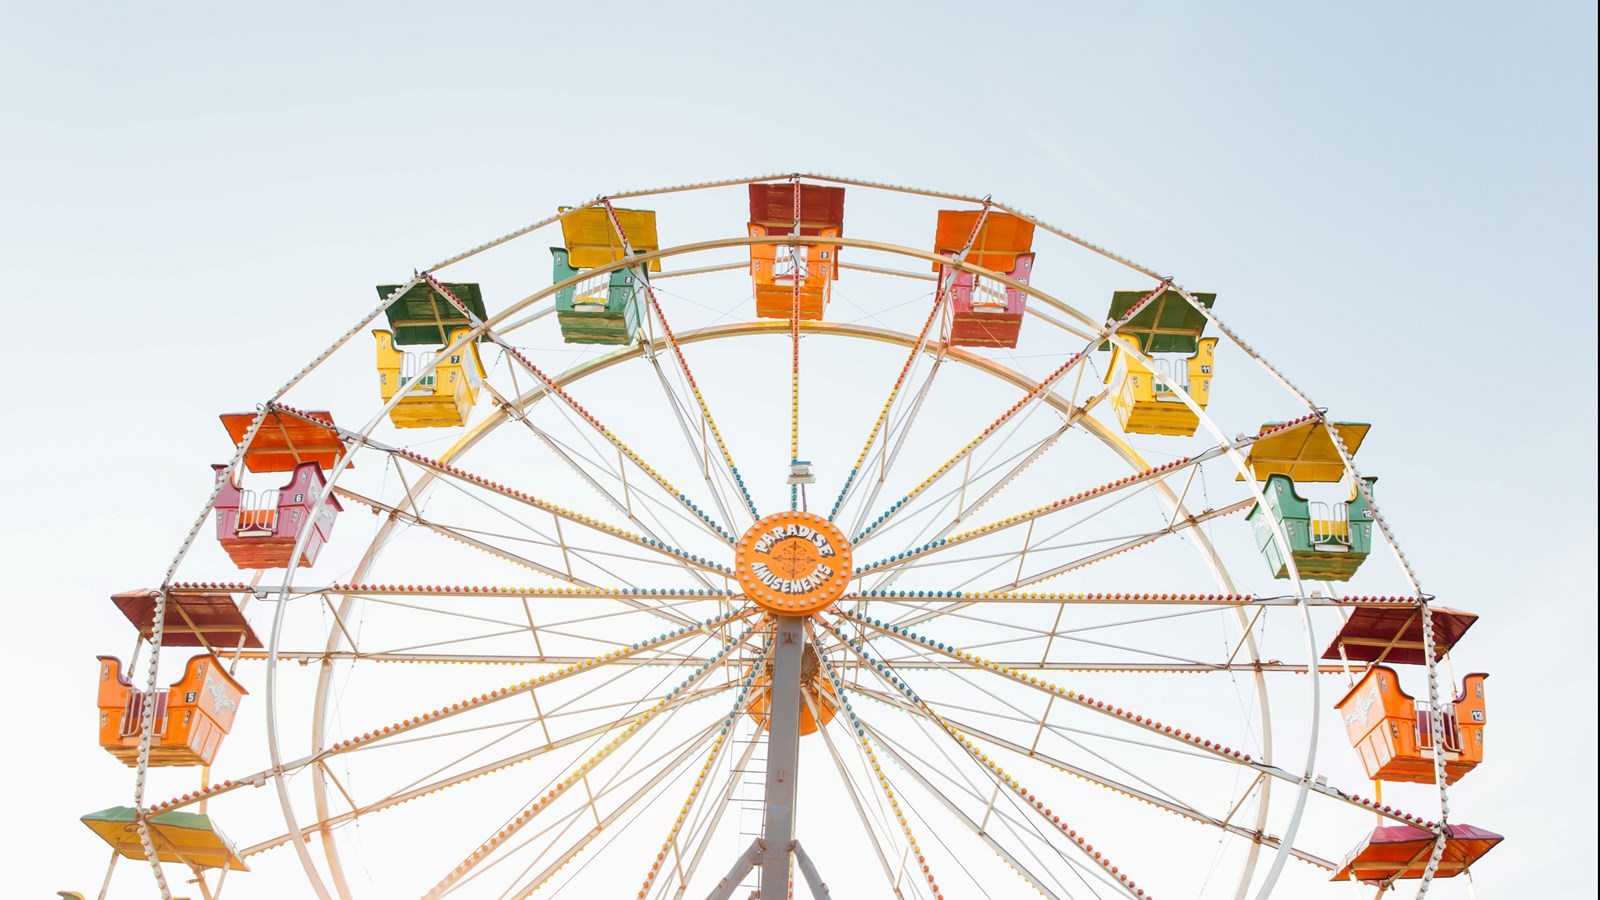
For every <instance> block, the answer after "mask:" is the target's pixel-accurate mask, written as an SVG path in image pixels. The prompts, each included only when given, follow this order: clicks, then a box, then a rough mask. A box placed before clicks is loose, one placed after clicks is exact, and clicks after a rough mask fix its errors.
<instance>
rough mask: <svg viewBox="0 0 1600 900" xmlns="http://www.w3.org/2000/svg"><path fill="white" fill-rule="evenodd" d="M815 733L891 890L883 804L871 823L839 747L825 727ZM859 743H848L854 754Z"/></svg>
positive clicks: (888, 832) (888, 830)
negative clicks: (881, 833) (880, 832)
mask: <svg viewBox="0 0 1600 900" xmlns="http://www.w3.org/2000/svg"><path fill="white" fill-rule="evenodd" d="M812 715H816V713H815V712H813V713H812ZM817 734H819V735H821V736H822V740H823V743H824V744H825V745H826V746H827V748H828V757H829V759H831V760H832V761H833V767H834V770H835V771H836V772H838V773H839V781H840V783H842V784H843V785H844V788H845V793H846V794H847V795H849V797H850V805H851V806H852V807H853V808H854V809H855V811H856V818H857V820H859V821H860V822H861V828H862V831H863V832H865V833H866V835H867V838H868V840H869V841H870V842H871V844H872V850H873V854H874V855H875V856H876V857H877V858H878V864H879V865H880V866H881V867H882V869H883V877H884V879H885V880H886V881H887V882H888V883H889V887H890V889H891V890H892V889H894V887H895V885H896V884H897V879H896V877H895V868H896V867H895V866H894V865H893V864H892V863H890V862H889V855H888V854H887V853H886V852H885V851H884V846H883V842H884V840H890V841H892V840H893V839H894V838H893V830H892V829H891V828H890V827H889V822H888V820H887V815H886V814H885V812H884V810H883V803H882V801H881V799H880V801H879V802H878V803H876V804H873V805H872V807H871V809H872V811H873V812H875V813H877V814H878V818H877V819H876V820H874V819H873V818H872V817H871V816H869V815H868V814H867V810H868V807H867V805H866V802H865V800H864V799H863V798H862V796H861V795H862V793H863V791H862V790H861V789H859V788H858V787H857V785H856V782H855V778H854V776H852V775H851V774H850V772H849V770H848V769H847V767H846V765H845V761H844V758H843V757H842V756H841V755H840V754H839V748H838V747H837V746H835V745H834V743H833V736H832V735H831V733H830V731H829V728H828V727H823V728H818V729H817ZM859 740H860V739H859V738H857V740H856V741H853V742H852V743H854V744H857V745H858V746H857V748H856V749H857V750H858V751H859V750H860V749H861V748H860V746H859ZM861 755H863V756H864V754H861ZM863 768H864V769H866V770H867V771H869V772H870V771H871V767H870V765H864V766H863ZM879 828H882V830H883V835H882V836H880V834H879V832H878V829H879Z"/></svg>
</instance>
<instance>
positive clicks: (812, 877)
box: [790, 841, 833, 900]
mask: <svg viewBox="0 0 1600 900" xmlns="http://www.w3.org/2000/svg"><path fill="white" fill-rule="evenodd" d="M790 849H792V850H793V851H794V862H795V865H796V866H798V867H799V868H800V874H801V875H802V876H803V877H804V878H805V880H806V887H808V888H810V889H811V897H812V900H830V898H832V897H833V895H832V894H830V893H828V885H827V884H826V883H824V882H823V880H822V876H821V875H818V874H817V866H816V863H813V862H812V861H811V857H809V856H807V855H806V851H805V850H803V849H801V847H800V842H799V841H795V842H794V844H793V846H792V847H791V848H790Z"/></svg>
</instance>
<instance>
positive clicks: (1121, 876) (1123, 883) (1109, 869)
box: [835, 632, 1138, 898]
mask: <svg viewBox="0 0 1600 900" xmlns="http://www.w3.org/2000/svg"><path fill="white" fill-rule="evenodd" d="M835 634H836V636H837V637H839V638H840V639H841V640H844V635H842V634H839V633H838V632H835ZM845 646H846V647H847V648H848V649H849V650H850V651H851V652H853V653H855V654H856V656H858V657H859V658H861V660H862V661H863V662H867V663H869V664H870V663H871V662H873V660H872V658H871V657H870V656H868V655H867V654H866V652H865V650H864V649H863V648H862V647H861V646H859V642H851V641H848V640H845ZM868 671H869V672H871V674H873V675H874V676H875V677H877V678H878V679H879V680H881V681H882V682H883V683H884V684H885V685H887V686H889V687H890V688H891V689H892V690H893V691H895V692H896V693H897V694H898V695H900V697H902V698H904V700H906V701H908V702H909V704H910V705H912V706H915V707H919V708H920V709H922V710H924V711H926V713H927V718H931V719H933V720H934V721H937V722H938V723H939V725H940V726H941V728H942V730H943V731H944V732H946V735H947V737H948V738H949V739H951V740H954V741H955V743H956V745H957V747H958V748H960V751H961V752H962V753H963V754H964V755H965V756H966V757H967V758H968V759H970V760H971V761H973V762H976V763H978V764H980V765H982V766H983V767H984V769H985V770H986V771H987V772H988V773H989V775H990V777H992V778H993V779H995V783H996V784H997V785H999V786H1002V787H1003V789H1004V790H1005V791H1006V792H1007V793H1015V794H1017V795H1018V796H1019V797H1022V798H1024V799H1026V800H1027V803H1024V804H1022V805H1023V806H1024V807H1026V808H1027V809H1028V810H1029V811H1030V813H1033V814H1037V815H1039V816H1040V818H1041V819H1042V820H1043V824H1044V827H1045V828H1049V829H1055V830H1058V831H1059V832H1060V833H1061V835H1062V836H1071V837H1074V838H1075V839H1076V840H1077V842H1078V843H1077V845H1076V846H1077V847H1078V849H1079V850H1080V851H1081V852H1082V853H1083V854H1084V856H1085V858H1086V860H1088V861H1090V862H1092V863H1094V864H1096V865H1098V866H1100V867H1101V868H1102V869H1103V872H1102V873H1101V874H1102V875H1103V876H1113V875H1114V876H1115V877H1109V878H1107V879H1106V881H1107V883H1108V884H1110V885H1112V886H1113V887H1117V888H1118V889H1120V890H1122V891H1123V892H1124V893H1125V894H1127V895H1128V896H1129V897H1134V898H1137V896H1138V895H1137V894H1136V893H1135V892H1134V886H1133V885H1131V884H1130V882H1129V880H1128V877H1127V874H1126V873H1125V872H1119V871H1117V869H1116V867H1114V866H1112V865H1111V862H1110V860H1109V858H1107V857H1105V856H1104V855H1102V854H1096V855H1094V856H1090V855H1089V854H1090V853H1091V852H1092V851H1091V850H1085V849H1084V840H1083V838H1082V837H1081V836H1077V835H1075V834H1072V835H1069V832H1072V831H1073V829H1071V828H1070V827H1069V826H1068V825H1067V824H1065V823H1063V822H1062V821H1061V819H1060V818H1059V817H1056V818H1054V819H1053V820H1052V819H1051V818H1050V817H1049V816H1048V815H1046V814H1045V812H1044V806H1043V804H1042V803H1039V805H1038V806H1037V807H1035V806H1034V805H1033V804H1034V803H1035V802H1036V801H1035V800H1034V797H1033V795H1032V794H1030V793H1029V792H1028V791H1027V789H1026V788H1025V787H1023V785H1022V783H1021V782H1019V781H1017V780H1016V778H1015V777H1014V776H1011V775H1009V774H1006V773H1005V772H1003V771H1001V770H1000V769H999V768H998V767H997V766H996V765H995V764H994V763H993V762H992V761H990V760H989V759H988V757H987V756H986V755H984V754H982V753H980V752H978V751H977V750H976V749H975V748H974V747H973V745H972V743H971V741H970V740H968V741H963V740H961V739H959V738H957V737H956V735H955V732H954V729H953V728H952V726H951V725H950V724H949V723H948V722H946V721H944V720H943V719H940V718H939V717H938V716H937V715H936V714H935V713H934V712H933V711H932V710H931V709H929V708H928V706H927V702H926V701H925V700H923V699H922V698H921V697H920V696H918V694H917V693H916V692H915V691H913V690H912V689H911V688H910V687H909V686H908V685H907V684H906V683H905V682H904V681H902V680H900V679H898V678H891V677H889V676H887V675H885V674H884V673H882V672H880V671H878V670H877V668H876V667H871V668H869V670H868ZM997 699H998V698H997ZM907 768H908V769H911V768H914V767H912V766H907ZM1013 802H1014V801H1013ZM1046 842H1047V843H1049V841H1048V840H1047V841H1046ZM1052 846H1053V845H1052ZM1063 859H1065V857H1063ZM1089 871H1093V870H1092V869H1090V870H1089Z"/></svg>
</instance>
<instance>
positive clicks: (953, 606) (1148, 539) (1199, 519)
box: [860, 500, 1255, 625]
mask: <svg viewBox="0 0 1600 900" xmlns="http://www.w3.org/2000/svg"><path fill="white" fill-rule="evenodd" d="M1254 503H1255V501H1254V500H1241V501H1239V502H1238V503H1233V504H1229V505H1228V506H1224V507H1222V508H1221V509H1210V510H1206V511H1204V512H1200V513H1195V514H1193V515H1191V516H1188V517H1187V518H1184V519H1181V520H1179V521H1177V522H1175V523H1174V524H1172V525H1169V526H1167V527H1165V528H1162V529H1159V530H1157V531H1150V532H1145V533H1144V534H1140V535H1135V536H1133V537H1131V538H1127V539H1124V540H1122V541H1120V542H1118V543H1117V544H1114V545H1112V546H1110V547H1108V548H1105V549H1103V550H1099V551H1096V552H1094V553H1090V554H1087V555H1085V556H1081V557H1078V558H1076V559H1073V560H1071V561H1070V562H1066V563H1062V564H1060V565H1056V566H1052V567H1049V568H1047V569H1044V570H1042V571H1040V572H1036V573H1034V574H1031V575H1028V576H1026V577H1019V578H1016V579H1014V580H1013V581H1012V582H1010V583H1009V584H1006V585H1002V586H998V587H995V588H992V589H986V590H982V591H964V590H963V591H947V592H945V593H946V595H960V596H963V597H967V596H971V597H975V598H977V597H993V598H995V599H997V600H998V599H1001V598H1004V597H1005V595H1006V594H1008V593H1009V592H1011V591H1017V590H1021V589H1022V588H1025V587H1029V586H1032V585H1035V584H1038V583H1039V582H1042V581H1046V580H1048V579H1051V578H1054V577H1056V576H1058V575H1062V574H1065V573H1067V572H1072V571H1075V570H1077V569H1082V568H1085V567H1087V566H1091V565H1094V564H1095V563H1098V562H1101V561H1103V560H1107V559H1110V558H1112V557H1114V556H1117V555H1119V554H1122V553H1127V552H1128V551H1130V550H1134V549H1137V548H1140V547H1145V546H1147V545H1150V544H1153V543H1155V542H1157V541H1158V540H1160V539H1161V538H1164V537H1167V536H1170V535H1174V534H1178V533H1180V532H1182V531H1185V530H1188V529H1190V528H1194V527H1196V526H1198V525H1200V524H1202V523H1204V522H1208V521H1210V520H1212V519H1216V518H1220V517H1222V516H1228V515H1232V514H1234V513H1237V512H1242V511H1244V510H1246V509H1249V508H1250V506H1251V505H1252V504H1254ZM1059 533H1060V532H1058V534H1059ZM1028 550H1029V548H1028V547H1026V546H1024V547H1022V548H1021V549H1019V550H1016V551H1014V552H1012V553H1009V554H1002V557H1003V558H1002V560H1001V562H1000V563H997V564H995V565H994V566H991V567H990V569H989V571H993V570H994V569H996V568H998V567H999V566H1000V565H1003V564H1005V562H1006V561H1007V559H1017V560H1020V559H1022V557H1023V556H1024V555H1025V554H1026V553H1027V552H1028ZM913 558H914V557H912V556H911V555H910V554H907V559H908V560H909V559H913ZM885 562H887V563H890V566H883V567H882V568H888V567H892V566H893V565H897V564H899V563H901V562H902V561H901V560H893V561H889V560H885ZM874 565H875V566H876V565H877V564H874ZM924 593H926V592H924ZM876 595H877V592H876V591H874V590H866V591H863V592H861V594H860V596H861V597H863V598H866V599H872V598H874V597H875V596H876ZM979 602H983V600H981V599H962V600H957V601H954V602H951V603H946V604H944V605H942V606H939V607H935V608H933V609H925V610H924V611H922V612H919V613H915V614H909V615H906V616H904V617H902V618H901V619H898V620H896V621H895V623H894V624H896V625H917V624H921V623H922V622H926V621H928V620H929V619H933V618H936V617H938V616H940V615H943V614H945V613H948V612H952V611H954V610H958V609H963V608H965V607H968V606H971V605H972V604H973V603H979Z"/></svg>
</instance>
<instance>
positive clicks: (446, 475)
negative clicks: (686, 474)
mask: <svg viewBox="0 0 1600 900" xmlns="http://www.w3.org/2000/svg"><path fill="white" fill-rule="evenodd" d="M393 456H394V457H395V459H397V460H403V461H405V462H408V463H411V464H413V465H415V466H417V467H418V468H420V469H423V470H424V471H427V472H430V473H432V474H433V475H435V476H439V477H441V478H443V479H444V480H445V482H446V483H449V484H454V485H458V486H461V487H471V488H473V489H477V490H482V491H486V492H489V493H491V494H492V495H494V496H497V497H501V498H504V499H507V500H510V501H512V502H514V503H517V504H520V505H522V506H526V507H530V508H532V509H536V510H538V511H540V512H543V513H546V514H548V515H549V516H550V517H551V519H552V521H553V522H554V523H556V524H555V527H556V528H557V529H559V528H560V527H561V526H560V523H562V522H566V523H568V524H572V525H576V526H578V527H581V528H584V529H588V530H591V531H594V532H597V533H599V534H603V535H605V536H607V537H610V538H615V539H617V540H620V541H624V542H626V543H627V544H629V545H631V546H633V547H635V548H637V549H640V550H645V551H648V552H650V553H651V554H658V555H661V556H666V557H670V558H671V559H672V560H673V561H674V562H677V563H681V564H683V565H686V566H693V567H695V568H698V569H702V570H706V571H711V572H713V573H715V574H718V575H726V574H730V573H729V572H728V570H727V569H726V568H725V567H723V566H720V565H718V564H716V563H713V562H711V561H710V560H707V559H704V558H702V557H698V556H695V555H693V554H691V553H689V552H688V551H686V550H681V549H679V548H677V547H674V546H672V545H670V544H666V543H663V542H661V541H659V540H656V539H653V538H650V537H646V536H644V535H639V534H635V533H633V532H631V531H625V530H623V529H621V528H618V527H616V526H614V525H611V524H609V523H607V522H604V521H601V520H600V519H599V518H597V517H594V516H590V515H586V514H583V513H580V512H577V511H576V510H571V509H567V508H566V507H563V506H559V505H557V504H555V503H551V502H549V501H546V500H541V499H539V498H537V497H535V496H533V495H531V494H529V493H527V492H526V491H520V490H517V489H515V488H512V487H510V486H507V485H504V484H501V483H500V482H497V481H491V480H489V479H487V478H485V477H483V476H481V475H477V474H475V473H472V472H469V471H467V470H465V469H462V468H460V467H458V466H455V465H451V464H448V463H443V462H440V461H439V460H436V459H430V458H428V457H425V456H422V455H421V454H418V453H414V452H412V451H409V450H404V449H396V450H394V451H393ZM462 493H463V494H467V495H468V496H472V495H471V494H470V493H469V492H467V491H465V490H463V491H462ZM480 502H481V500H480ZM411 506H412V508H413V509H417V508H419V507H417V505H416V501H415V499H414V498H412V504H411ZM491 508H492V509H495V511H496V512H499V513H500V514H501V515H506V516H507V517H508V518H509V517H510V516H509V514H508V513H506V512H505V511H504V510H501V509H499V508H498V507H491ZM513 521H516V522H518V523H519V524H522V525H524V527H527V528H529V529H530V530H534V529H533V527H532V526H531V525H528V524H527V523H525V522H522V521H521V520H518V519H514V518H513ZM536 533H537V532H536Z"/></svg>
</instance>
